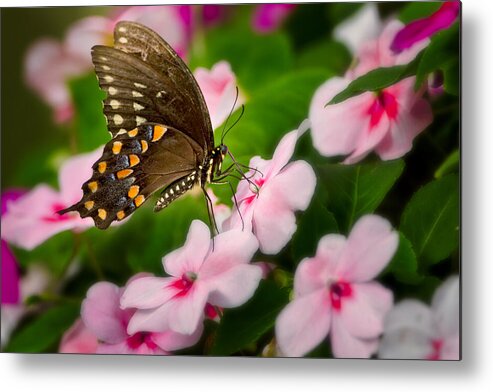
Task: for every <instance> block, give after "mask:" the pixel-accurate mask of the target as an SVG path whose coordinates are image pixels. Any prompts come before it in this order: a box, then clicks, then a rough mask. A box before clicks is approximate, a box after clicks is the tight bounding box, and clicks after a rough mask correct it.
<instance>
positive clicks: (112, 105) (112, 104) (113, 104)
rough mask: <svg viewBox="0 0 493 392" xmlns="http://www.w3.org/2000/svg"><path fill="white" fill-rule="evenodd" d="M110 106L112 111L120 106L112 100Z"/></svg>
mask: <svg viewBox="0 0 493 392" xmlns="http://www.w3.org/2000/svg"><path fill="white" fill-rule="evenodd" d="M110 106H111V107H112V108H113V109H118V108H119V107H120V106H121V105H120V102H119V101H117V100H116V99H112V100H111V101H110Z"/></svg>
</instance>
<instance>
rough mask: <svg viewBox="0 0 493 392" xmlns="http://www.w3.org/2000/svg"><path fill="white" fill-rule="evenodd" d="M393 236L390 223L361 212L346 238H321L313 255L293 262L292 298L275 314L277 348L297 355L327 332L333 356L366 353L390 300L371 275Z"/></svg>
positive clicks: (384, 259)
mask: <svg viewBox="0 0 493 392" xmlns="http://www.w3.org/2000/svg"><path fill="white" fill-rule="evenodd" d="M398 241H399V240H398V235H397V233H396V232H395V231H394V230H392V227H391V226H390V223H389V222H388V221H386V220H385V219H383V218H381V217H379V216H376V215H366V216H363V217H361V218H360V219H359V220H358V221H357V222H356V224H355V225H354V227H353V229H352V230H351V233H350V234H349V236H348V238H345V237H344V236H342V235H338V234H329V235H326V236H324V237H322V238H321V239H320V241H319V243H318V248H317V253H316V255H315V257H313V258H306V259H304V260H302V261H301V263H300V264H299V265H298V268H297V270H296V273H295V277H294V292H295V297H294V300H293V301H292V302H291V303H289V304H288V305H287V306H286V308H285V309H284V310H283V311H282V312H281V314H280V315H279V316H278V318H277V321H276V339H277V343H278V345H279V349H280V352H281V353H282V354H283V355H286V356H292V357H298V356H303V355H304V354H306V353H308V352H309V351H310V350H312V349H314V348H315V347H316V346H317V345H318V344H319V343H320V342H322V340H323V339H324V338H325V337H326V336H327V335H328V334H330V340H331V347H332V352H333V354H334V356H335V357H354V358H368V357H370V355H371V354H372V353H374V352H375V351H376V350H377V347H378V337H379V335H380V334H381V333H382V332H383V320H384V317H385V314H386V313H387V312H388V311H389V310H390V308H391V306H392V301H393V295H392V292H391V291H390V290H388V289H386V288H384V287H383V286H382V285H380V284H379V283H377V282H376V281H374V280H373V279H374V278H375V277H376V276H377V275H378V274H379V273H380V271H382V269H383V268H384V267H385V266H386V265H387V264H388V263H389V261H390V259H391V258H392V256H393V255H394V253H395V251H396V249H397V244H398Z"/></svg>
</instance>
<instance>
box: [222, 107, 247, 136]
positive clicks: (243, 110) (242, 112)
mask: <svg viewBox="0 0 493 392" xmlns="http://www.w3.org/2000/svg"><path fill="white" fill-rule="evenodd" d="M244 113H245V105H241V113H240V115H239V116H238V118H237V119H236V121H235V122H234V123H233V125H231V126H230V127H229V128H228V130H227V131H226V132H225V133H224V135H222V136H221V144H222V143H223V140H224V138H225V137H226V135H227V134H228V132H229V131H231V129H233V127H234V126H235V125H236V124H238V122H239V121H240V120H241V118H242V117H243V114H244Z"/></svg>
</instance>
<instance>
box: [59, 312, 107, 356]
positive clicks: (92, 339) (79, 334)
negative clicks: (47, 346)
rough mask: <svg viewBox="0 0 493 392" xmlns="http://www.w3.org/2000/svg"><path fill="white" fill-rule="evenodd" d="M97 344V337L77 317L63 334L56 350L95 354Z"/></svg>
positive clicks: (68, 352) (67, 352)
mask: <svg viewBox="0 0 493 392" xmlns="http://www.w3.org/2000/svg"><path fill="white" fill-rule="evenodd" d="M98 345H99V342H98V337H97V336H96V335H95V334H93V333H92V332H91V331H90V330H89V329H88V328H87V327H86V326H85V324H84V323H83V322H82V320H81V319H77V320H76V321H75V323H74V324H73V325H72V326H71V327H70V328H69V329H68V330H67V331H66V332H65V333H64V334H63V337H62V340H61V342H60V348H59V349H58V352H59V353H66V354H95V353H96V350H97V348H98Z"/></svg>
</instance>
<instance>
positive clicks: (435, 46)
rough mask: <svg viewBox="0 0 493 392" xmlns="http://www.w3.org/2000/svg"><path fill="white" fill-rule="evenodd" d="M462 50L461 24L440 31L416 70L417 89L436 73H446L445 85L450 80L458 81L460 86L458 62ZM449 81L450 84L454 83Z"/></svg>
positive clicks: (432, 40)
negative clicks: (438, 71)
mask: <svg viewBox="0 0 493 392" xmlns="http://www.w3.org/2000/svg"><path fill="white" fill-rule="evenodd" d="M459 50H460V37H459V24H458V23H455V24H453V25H452V26H451V27H450V28H448V29H447V30H443V31H440V32H439V33H437V34H436V35H435V36H433V37H432V38H431V42H430V44H429V45H428V46H427V47H426V49H425V50H424V51H423V56H422V58H421V61H420V62H419V65H418V68H417V70H416V87H419V86H421V85H422V84H423V82H424V81H425V80H426V78H427V76H428V75H429V74H430V73H431V72H434V71H437V70H441V71H443V72H444V77H445V84H447V80H446V78H447V75H446V74H447V73H448V74H449V76H448V78H449V79H452V76H453V77H454V78H453V79H456V81H455V83H456V84H457V86H458V75H459V73H458V67H459V65H458V62H459ZM452 82H453V80H449V81H448V83H449V84H450V83H452Z"/></svg>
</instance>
